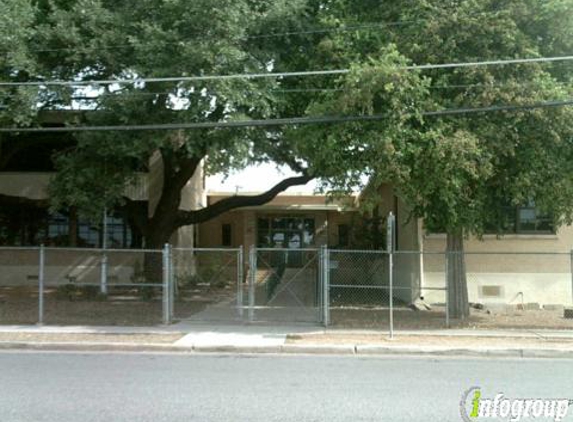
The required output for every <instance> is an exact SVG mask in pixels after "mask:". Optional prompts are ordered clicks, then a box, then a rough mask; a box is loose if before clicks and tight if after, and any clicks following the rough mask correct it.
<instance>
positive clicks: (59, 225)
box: [46, 212, 70, 246]
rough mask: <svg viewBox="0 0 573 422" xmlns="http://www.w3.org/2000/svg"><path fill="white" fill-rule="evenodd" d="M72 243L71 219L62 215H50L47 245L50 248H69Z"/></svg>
mask: <svg viewBox="0 0 573 422" xmlns="http://www.w3.org/2000/svg"><path fill="white" fill-rule="evenodd" d="M69 241H70V218H69V217H68V216H67V215H65V214H62V213H59V212H57V213H54V214H50V216H49V217H48V230H47V236H46V243H47V244H48V245H50V246H67V245H68V244H69Z"/></svg>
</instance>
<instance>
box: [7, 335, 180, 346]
mask: <svg viewBox="0 0 573 422" xmlns="http://www.w3.org/2000/svg"><path fill="white" fill-rule="evenodd" d="M181 337H182V335H181V334H126V335H123V334H76V333H61V334H60V333H0V342H3V341H9V342H20V341H21V342H29V341H33V342H40V343H42V342H58V343H79V342H90V343H142V344H172V343H174V342H175V341H177V340H179V339H180V338H181Z"/></svg>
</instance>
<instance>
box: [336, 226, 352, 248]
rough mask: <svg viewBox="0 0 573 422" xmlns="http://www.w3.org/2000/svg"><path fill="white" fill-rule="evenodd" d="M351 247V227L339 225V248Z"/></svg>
mask: <svg viewBox="0 0 573 422" xmlns="http://www.w3.org/2000/svg"><path fill="white" fill-rule="evenodd" d="M349 245H350V226H348V224H339V225H338V246H339V247H341V248H345V247H348V246H349Z"/></svg>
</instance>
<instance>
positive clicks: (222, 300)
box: [171, 248, 247, 322]
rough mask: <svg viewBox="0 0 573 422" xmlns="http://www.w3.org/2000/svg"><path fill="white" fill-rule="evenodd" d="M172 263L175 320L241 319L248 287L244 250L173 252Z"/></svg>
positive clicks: (231, 320)
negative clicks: (245, 274) (245, 275)
mask: <svg viewBox="0 0 573 422" xmlns="http://www.w3.org/2000/svg"><path fill="white" fill-rule="evenodd" d="M171 262H172V280H173V286H174V295H173V298H174V304H173V305H174V318H175V319H176V320H190V321H196V322H203V321H204V322H209V321H211V322H233V321H241V320H242V317H243V308H244V306H245V304H244V300H245V299H244V298H245V297H246V288H247V284H246V283H245V278H244V273H245V264H244V259H243V250H242V248H238V249H202V248H195V249H172V250H171Z"/></svg>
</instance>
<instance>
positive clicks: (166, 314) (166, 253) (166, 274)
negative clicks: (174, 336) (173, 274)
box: [162, 243, 170, 325]
mask: <svg viewBox="0 0 573 422" xmlns="http://www.w3.org/2000/svg"><path fill="white" fill-rule="evenodd" d="M162 255H163V256H162V258H163V265H162V267H163V268H162V269H163V280H162V281H163V288H162V290H163V291H162V293H163V294H162V299H163V324H165V325H168V324H169V322H170V318H169V244H167V243H166V244H165V246H164V247H163V251H162Z"/></svg>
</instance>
